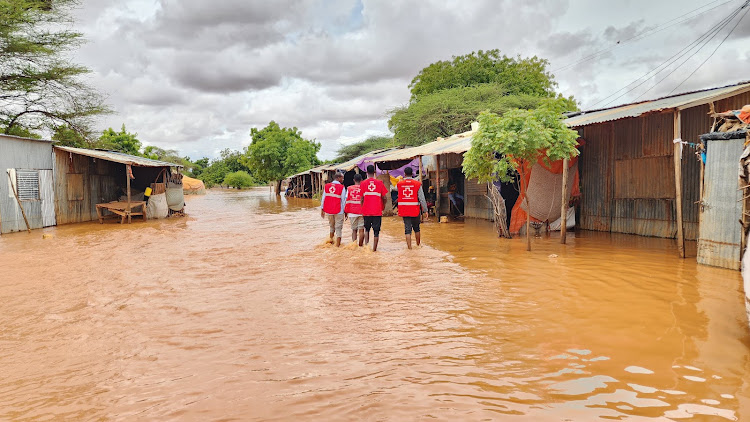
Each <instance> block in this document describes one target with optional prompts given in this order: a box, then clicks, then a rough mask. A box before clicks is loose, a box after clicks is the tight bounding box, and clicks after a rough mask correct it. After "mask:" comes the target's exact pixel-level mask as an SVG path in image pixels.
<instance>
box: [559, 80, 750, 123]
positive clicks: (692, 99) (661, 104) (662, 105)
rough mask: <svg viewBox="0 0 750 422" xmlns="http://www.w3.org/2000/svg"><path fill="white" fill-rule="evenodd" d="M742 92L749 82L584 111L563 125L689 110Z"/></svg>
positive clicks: (566, 120) (746, 88) (749, 84)
mask: <svg viewBox="0 0 750 422" xmlns="http://www.w3.org/2000/svg"><path fill="white" fill-rule="evenodd" d="M744 91H750V82H741V83H738V84H734V85H728V86H724V87H719V88H710V89H704V90H701V91H693V92H686V93H683V94H678V95H672V96H669V97H663V98H658V99H655V100H647V101H642V102H638V103H633V104H625V105H621V106H617V107H610V108H605V109H600V110H591V111H585V112H583V113H581V114H578V115H576V116H573V117H569V118H567V119H565V124H566V125H568V126H569V127H579V126H586V125H592V124H595V123H603V122H609V121H612V120H619V119H625V118H628V117H638V116H640V115H642V114H646V113H651V112H655V111H661V110H668V109H675V108H678V109H683V108H689V107H694V106H696V105H701V104H706V103H709V102H711V101H717V100H720V99H722V98H726V97H728V96H732V95H737V94H739V93H741V92H744Z"/></svg>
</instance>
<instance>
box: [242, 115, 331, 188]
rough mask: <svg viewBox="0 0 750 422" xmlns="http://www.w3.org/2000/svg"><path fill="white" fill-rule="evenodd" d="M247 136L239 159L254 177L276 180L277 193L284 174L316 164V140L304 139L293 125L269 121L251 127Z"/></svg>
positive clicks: (318, 162) (317, 145)
mask: <svg viewBox="0 0 750 422" xmlns="http://www.w3.org/2000/svg"><path fill="white" fill-rule="evenodd" d="M250 136H251V137H252V139H253V141H252V143H251V144H250V145H249V146H248V147H247V149H246V150H245V157H243V161H244V163H245V165H247V166H248V167H249V168H250V170H252V172H253V175H254V176H255V177H256V178H258V179H260V180H267V181H271V180H273V181H275V182H276V195H281V181H282V180H283V179H284V178H286V177H287V176H291V175H292V174H294V173H297V172H300V171H302V170H305V169H309V168H311V167H313V166H316V165H318V164H320V160H319V159H318V156H317V154H318V151H320V144H319V143H318V142H315V141H310V140H307V139H304V138H303V137H302V132H300V131H299V130H298V129H297V128H296V127H293V128H282V127H280V126H279V124H278V123H276V122H274V121H271V122H270V123H269V124H268V126H266V127H264V128H263V129H256V128H253V129H251V131H250Z"/></svg>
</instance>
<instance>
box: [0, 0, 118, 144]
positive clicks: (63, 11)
mask: <svg viewBox="0 0 750 422" xmlns="http://www.w3.org/2000/svg"><path fill="white" fill-rule="evenodd" d="M77 3H78V2H77V1H76V0H55V1H54V2H52V1H49V0H0V63H2V65H0V127H1V128H4V132H5V133H10V132H11V131H13V130H15V128H16V127H21V128H24V129H28V130H32V131H34V130H40V129H52V130H54V128H55V127H57V126H60V125H67V126H68V127H69V128H71V129H73V130H75V131H76V132H78V133H80V134H83V135H87V134H88V133H89V131H88V130H89V127H90V126H91V123H92V121H91V119H92V118H93V117H94V116H96V115H99V114H102V113H108V112H109V109H108V108H107V107H106V106H105V105H104V102H103V99H102V97H101V96H100V95H99V94H98V93H97V92H96V91H94V90H93V89H91V88H90V87H88V86H87V85H86V84H85V83H83V82H82V81H81V76H82V75H85V74H87V73H89V70H88V69H87V68H85V67H83V66H80V65H76V64H73V63H71V62H70V60H69V59H68V57H69V55H70V54H69V51H70V50H72V49H74V48H76V47H78V46H79V45H80V44H81V42H82V34H81V33H79V32H76V31H73V30H70V29H68V28H69V27H70V26H71V24H72V18H71V17H70V10H71V8H72V7H73V6H75V5H76V4H77Z"/></svg>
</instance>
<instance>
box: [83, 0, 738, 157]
mask: <svg viewBox="0 0 750 422" xmlns="http://www.w3.org/2000/svg"><path fill="white" fill-rule="evenodd" d="M736 3H737V4H736V5H735V6H739V5H740V4H741V1H740V0H737V1H736ZM701 5H703V2H701V1H700V0H686V1H683V2H681V4H680V9H679V10H676V9H675V8H674V7H673V6H674V3H673V2H653V1H646V0H638V1H632V2H628V3H611V2H600V1H594V0H590V1H575V2H572V1H567V0H533V1H527V2H524V3H519V2H513V1H510V0H504V1H493V0H476V1H471V2H466V1H458V0H450V1H445V0H422V1H416V0H415V1H401V0H399V1H395V0H394V1H382V0H363V1H361V2H360V1H359V0H335V1H326V0H283V1H274V2H268V1H250V0H219V1H214V2H206V1H204V0H121V1H114V0H86V1H85V2H84V5H83V7H82V8H81V9H80V10H79V11H78V12H77V17H78V19H79V24H80V25H81V27H82V28H83V31H84V32H85V35H86V37H87V39H88V40H89V42H88V44H86V45H85V46H84V47H83V48H81V49H80V50H79V51H77V52H75V53H74V54H75V60H77V61H80V62H82V63H83V64H85V65H87V66H89V67H90V68H91V69H92V70H93V71H94V74H93V75H92V76H91V83H92V84H93V85H94V86H96V87H98V88H99V89H101V90H102V91H103V92H105V93H108V94H109V98H110V103H111V105H112V106H113V107H114V108H115V109H116V110H117V114H116V115H113V116H107V117H105V118H103V119H102V121H101V126H102V128H104V127H108V126H113V127H119V126H120V125H121V124H122V123H123V122H124V123H125V124H126V126H127V128H128V130H131V131H135V132H138V133H139V136H140V138H141V139H142V140H143V141H144V142H145V143H148V144H156V145H159V146H162V147H165V148H174V149H177V150H179V151H180V153H182V154H185V155H190V156H192V157H198V156H203V155H207V156H212V157H215V156H217V155H218V152H219V151H220V150H221V149H223V148H235V149H238V148H241V147H243V146H245V145H247V143H248V142H249V131H250V128H251V127H262V126H264V125H266V124H267V123H268V122H269V121H270V120H275V121H277V122H278V123H279V124H281V125H283V126H297V127H298V128H300V129H301V130H302V132H303V135H304V136H306V137H309V138H315V139H317V140H318V141H319V142H321V144H322V149H321V153H320V156H321V158H331V157H333V156H334V155H335V151H336V149H337V148H338V147H339V146H340V145H342V144H347V143H351V142H354V141H356V140H361V139H364V138H366V137H367V136H369V135H379V134H383V133H387V116H386V111H387V110H389V109H391V108H393V107H396V106H399V105H401V104H404V103H406V102H407V101H408V99H409V91H408V84H409V81H410V80H411V79H412V78H413V77H414V75H416V73H417V72H418V71H419V70H420V69H421V68H423V67H424V66H426V65H428V64H429V63H431V62H434V61H436V60H442V59H449V58H450V57H451V56H454V55H460V54H466V53H469V52H471V51H474V50H479V49H485V50H487V49H492V48H500V49H501V50H502V51H503V53H505V54H509V55H517V54H520V55H522V56H530V55H540V56H542V57H546V58H549V59H550V60H551V63H552V64H551V68H552V69H553V70H554V69H555V68H556V67H557V68H559V67H561V66H563V65H566V64H569V63H572V62H575V61H577V60H579V59H580V58H583V57H586V56H588V55H591V54H592V53H596V52H597V51H600V50H601V49H603V48H610V47H612V49H611V51H608V52H606V53H605V54H601V55H600V56H598V57H597V59H596V60H591V61H587V62H585V63H581V64H579V65H577V66H573V67H571V68H569V69H567V70H564V71H560V72H558V73H557V75H556V77H557V80H558V82H559V84H560V90H561V91H562V92H563V93H564V94H565V95H574V96H575V97H576V98H577V99H579V100H580V101H581V102H582V104H583V106H584V107H586V106H587V105H590V104H593V103H595V102H596V101H597V100H599V99H601V98H603V97H605V96H607V95H609V94H610V93H611V92H613V91H616V90H617V89H619V88H621V87H623V86H625V85H626V84H627V83H628V82H630V81H631V80H633V79H635V78H637V77H639V76H640V75H642V74H644V73H646V72H647V71H648V70H649V69H651V68H652V67H653V66H656V65H657V64H659V63H661V62H662V61H663V60H665V59H666V58H667V57H669V56H671V55H672V54H674V52H676V51H678V50H679V49H680V48H682V47H683V46H684V45H686V44H687V43H688V42H690V41H692V40H693V39H695V38H697V37H698V36H699V35H700V34H701V33H702V32H703V31H705V30H707V29H708V28H709V27H711V25H712V24H713V23H714V21H715V20H717V18H718V17H719V16H717V13H719V14H723V13H725V12H728V10H727V9H726V7H727V6H724V7H722V8H720V9H718V11H715V12H714V13H713V14H707V15H703V17H701V18H699V19H695V20H693V21H691V22H687V23H684V24H682V25H676V26H674V27H673V28H670V29H668V30H664V31H661V32H659V33H658V34H656V35H654V36H652V37H648V38H644V39H643V40H641V41H638V42H637V43H623V44H621V45H618V44H617V41H622V40H626V39H628V38H630V37H633V36H635V35H637V34H641V33H643V32H644V31H647V30H648V29H650V28H654V27H656V26H657V25H658V24H660V23H663V22H665V21H668V20H669V19H672V18H674V17H676V16H677V15H679V14H682V13H685V12H687V11H689V10H692V9H695V8H697V7H699V6H701ZM737 34H738V37H735V38H733V39H730V40H729V41H728V42H727V43H726V44H725V45H724V46H722V49H721V50H720V51H719V53H717V55H716V56H715V57H716V59H717V60H720V62H721V63H722V65H721V66H716V65H713V66H706V67H705V68H703V69H701V71H700V72H698V73H696V75H695V76H694V77H693V78H691V80H690V81H688V83H686V84H685V85H684V86H683V87H681V90H682V89H683V88H684V89H686V90H687V89H695V88H700V87H709V86H716V85H724V84H726V83H729V82H734V81H737V80H740V79H743V78H745V77H746V76H745V75H746V74H747V72H748V70H750V57H748V54H747V53H746V49H744V48H742V47H743V41H744V40H743V39H741V38H740V37H739V35H741V36H742V37H745V36H747V35H750V19H748V22H745V21H743V24H742V25H740V27H738V29H737ZM722 38H723V34H722ZM718 41H719V40H718V39H716V40H715V43H718ZM714 45H716V44H712V45H710V46H708V47H706V48H705V49H704V50H703V51H702V52H701V53H700V54H698V55H697V56H696V57H693V58H691V59H690V60H689V61H687V62H686V63H685V66H684V68H683V69H681V70H679V71H677V72H675V74H674V81H672V79H671V78H670V79H669V80H668V81H665V82H670V83H669V84H667V83H664V84H662V85H660V86H658V87H657V88H655V89H653V90H652V91H651V92H649V94H647V96H659V95H663V94H664V93H666V92H668V91H670V90H671V89H672V88H673V87H674V86H675V85H676V84H677V83H678V82H679V81H680V80H682V79H684V77H685V76H687V74H688V73H689V72H690V71H692V69H694V68H695V67H696V66H697V65H698V63H700V61H701V60H702V59H703V58H704V57H706V56H707V55H708V53H710V51H711V50H713V46H714ZM730 63H731V65H730ZM648 86H649V84H648V83H647V84H644V86H643V87H642V89H641V90H636V91H634V92H633V93H632V94H630V95H628V96H625V97H623V98H622V99H621V101H620V102H625V101H627V100H631V99H633V98H635V97H637V95H639V94H640V92H641V91H642V90H645V89H646V88H647V87H648Z"/></svg>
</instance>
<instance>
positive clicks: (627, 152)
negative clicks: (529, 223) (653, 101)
mask: <svg viewBox="0 0 750 422" xmlns="http://www.w3.org/2000/svg"><path fill="white" fill-rule="evenodd" d="M673 119H674V114H673V113H672V112H667V113H653V114H648V115H644V116H641V117H638V118H629V119H622V120H618V121H615V122H607V123H602V124H597V125H592V126H588V127H585V128H584V139H585V140H586V146H585V148H584V151H583V153H582V154H581V184H582V198H581V201H582V202H581V228H584V229H588V230H600V231H611V232H616V233H629V234H638V235H643V236H656V237H668V238H669V237H675V235H676V233H677V226H676V224H675V220H676V215H675V214H676V213H675V208H674V198H675V185H674V164H673V159H672V148H673V146H672V145H673V144H672V139H674V137H673V133H674V126H673V124H674V123H673Z"/></svg>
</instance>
